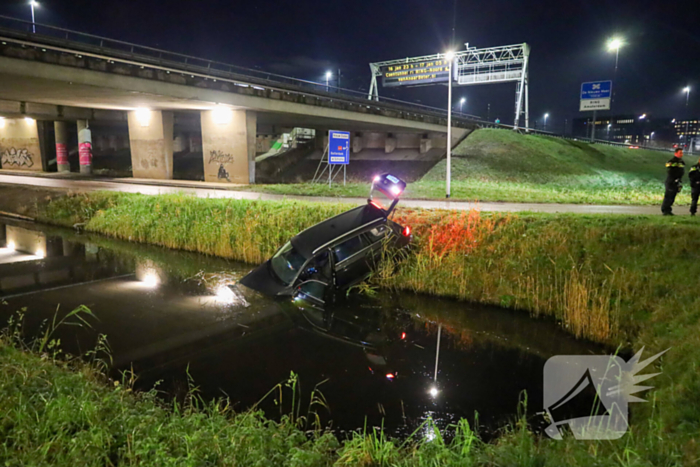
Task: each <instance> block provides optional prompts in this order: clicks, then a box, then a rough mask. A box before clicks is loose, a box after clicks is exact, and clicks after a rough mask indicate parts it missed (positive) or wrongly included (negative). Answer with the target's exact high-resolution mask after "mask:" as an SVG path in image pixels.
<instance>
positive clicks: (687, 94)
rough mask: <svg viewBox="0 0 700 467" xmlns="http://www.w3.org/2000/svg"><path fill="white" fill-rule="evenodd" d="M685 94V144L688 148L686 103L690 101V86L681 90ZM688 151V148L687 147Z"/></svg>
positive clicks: (688, 121) (688, 116) (688, 120)
mask: <svg viewBox="0 0 700 467" xmlns="http://www.w3.org/2000/svg"><path fill="white" fill-rule="evenodd" d="M683 92H684V93H685V144H686V146H688V124H689V123H690V115H689V114H688V102H689V101H690V86H686V87H684V88H683ZM688 149H689V150H690V147H688Z"/></svg>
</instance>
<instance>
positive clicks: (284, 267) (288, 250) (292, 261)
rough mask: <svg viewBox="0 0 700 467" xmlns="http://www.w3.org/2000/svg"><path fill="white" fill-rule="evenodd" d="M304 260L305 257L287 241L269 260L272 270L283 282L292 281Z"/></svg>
mask: <svg viewBox="0 0 700 467" xmlns="http://www.w3.org/2000/svg"><path fill="white" fill-rule="evenodd" d="M305 262H306V258H304V257H303V256H302V255H301V253H299V252H298V251H297V250H296V249H295V248H294V247H293V246H292V244H291V242H287V243H286V244H285V245H284V246H283V247H282V248H280V249H279V251H278V252H277V253H275V256H273V257H272V259H271V260H270V264H271V265H272V270H273V271H274V272H275V274H276V275H277V277H279V278H280V279H281V280H282V282H284V283H285V284H291V283H292V282H294V279H296V278H297V276H298V275H299V271H300V270H301V268H302V266H304V263H305Z"/></svg>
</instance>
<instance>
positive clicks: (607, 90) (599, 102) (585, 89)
mask: <svg viewBox="0 0 700 467" xmlns="http://www.w3.org/2000/svg"><path fill="white" fill-rule="evenodd" d="M611 98H612V81H592V82H589V83H583V84H581V101H580V105H579V111H581V112H590V111H591V110H593V111H595V110H610V99H611Z"/></svg>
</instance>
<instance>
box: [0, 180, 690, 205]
mask: <svg viewBox="0 0 700 467" xmlns="http://www.w3.org/2000/svg"><path fill="white" fill-rule="evenodd" d="M0 184H8V185H23V186H31V187H36V188H52V189H65V190H71V191H98V190H108V191H121V192H127V193H142V194H146V195H156V194H166V193H187V194H192V195H196V196H198V197H200V198H207V197H208V198H234V199H256V200H281V199H296V200H305V201H319V202H324V203H348V204H363V203H365V202H366V198H335V197H329V196H294V195H274V194H269V193H256V192H252V191H236V190H235V187H234V188H233V189H232V188H231V186H230V185H227V184H221V183H203V182H189V181H184V180H145V179H122V178H110V179H77V178H57V177H47V176H29V175H11V174H7V173H0ZM400 205H401V206H403V207H413V208H426V209H455V210H470V209H473V208H477V209H479V210H481V211H499V212H519V211H529V212H549V213H556V212H570V213H579V214H643V215H649V214H659V215H660V214H661V210H660V208H659V206H623V205H610V206H606V205H592V204H545V203H501V202H481V201H478V202H473V201H447V200H420V199H402V200H401V203H400ZM676 211H677V213H681V212H680V210H678V209H677V210H676ZM682 214H687V212H686V210H685V209H683V212H682Z"/></svg>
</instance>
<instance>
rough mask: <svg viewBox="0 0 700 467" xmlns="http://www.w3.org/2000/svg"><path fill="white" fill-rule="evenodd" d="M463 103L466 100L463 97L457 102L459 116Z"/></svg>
mask: <svg viewBox="0 0 700 467" xmlns="http://www.w3.org/2000/svg"><path fill="white" fill-rule="evenodd" d="M465 102H467V98H466V97H463V98H461V99H460V100H459V113H460V114H461V113H462V106H463V105H464V103H465Z"/></svg>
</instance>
